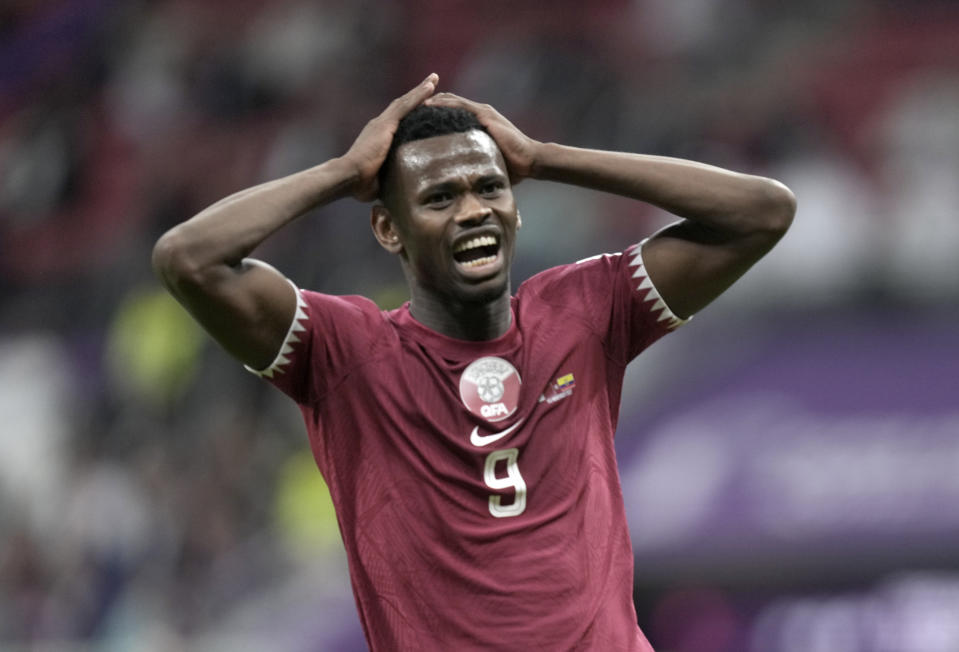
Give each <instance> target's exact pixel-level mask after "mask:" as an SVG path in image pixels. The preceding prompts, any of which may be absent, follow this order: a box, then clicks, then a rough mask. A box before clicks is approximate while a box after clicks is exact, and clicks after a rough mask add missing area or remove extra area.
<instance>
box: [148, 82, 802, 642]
mask: <svg viewBox="0 0 959 652" xmlns="http://www.w3.org/2000/svg"><path fill="white" fill-rule="evenodd" d="M437 82H438V77H437V76H436V75H435V74H434V75H430V76H429V77H427V78H426V79H425V80H424V81H423V82H422V83H420V84H419V85H418V86H416V87H415V88H413V89H412V90H410V91H409V92H408V93H406V94H405V95H403V96H401V97H399V98H397V99H396V100H394V101H393V102H392V103H391V104H390V105H389V106H388V107H387V108H386V110H385V111H384V112H383V113H381V114H380V115H379V116H377V117H376V118H374V119H373V120H371V121H370V122H369V123H368V124H367V125H366V126H365V127H364V129H363V130H362V131H361V132H360V134H359V136H358V137H357V138H356V140H355V142H354V143H353V145H352V146H351V147H350V149H349V151H347V152H346V153H345V154H344V155H343V156H341V157H338V158H334V159H331V160H329V161H326V162H325V163H322V164H320V165H317V166H316V167H313V168H310V169H308V170H304V171H302V172H299V173H296V174H293V175H290V176H288V177H284V178H282V179H278V180H276V181H272V182H268V183H264V184H261V185H258V186H255V187H253V188H249V189H247V190H243V191H241V192H238V193H236V194H234V195H231V196H229V197H227V198H225V199H223V200H221V201H220V202H218V203H216V204H214V205H212V206H210V207H209V208H207V209H205V210H204V211H202V212H200V213H199V214H198V215H196V216H195V217H193V218H192V219H190V220H188V221H186V222H184V223H182V224H180V225H178V226H176V227H174V228H173V229H171V230H170V231H169V232H168V233H166V234H165V235H164V236H163V237H162V238H160V240H159V241H158V242H157V245H156V247H155V250H154V266H155V268H156V269H157V272H158V274H159V275H160V277H161V278H162V279H163V281H164V282H165V283H166V285H167V287H168V288H169V289H170V291H171V292H172V293H173V295H174V296H175V297H176V298H177V299H178V300H179V301H180V302H181V303H182V304H183V305H184V306H185V307H186V308H187V309H188V310H189V311H190V312H191V313H192V314H193V316H194V317H195V318H196V319H197V320H198V321H199V322H200V323H201V324H202V325H203V326H204V328H205V329H206V330H207V331H208V332H209V333H210V334H211V335H212V336H213V337H214V338H215V339H216V340H217V341H218V342H220V344H222V345H223V346H224V348H226V349H227V350H228V351H229V352H230V353H231V354H233V355H234V356H236V357H237V358H238V359H239V360H240V361H242V362H243V363H245V364H246V365H247V367H248V368H249V369H250V370H251V371H254V373H257V374H259V375H261V376H263V377H265V378H267V379H268V380H269V381H270V382H272V383H273V384H275V385H276V386H277V387H278V388H279V389H281V390H282V391H284V392H285V393H287V394H288V395H289V396H290V397H292V398H293V399H294V400H295V401H296V402H297V404H298V405H299V406H300V409H301V411H302V413H303V416H304V420H305V423H306V427H307V432H308V436H309V440H310V445H311V447H312V450H313V453H314V457H315V459H316V462H317V465H318V467H319V469H320V470H321V472H322V473H323V475H324V477H325V479H326V481H327V483H328V485H329V487H330V491H331V495H332V497H333V501H334V504H335V506H336V512H337V518H338V521H339V525H340V530H341V533H342V536H343V541H344V545H345V547H346V551H347V557H348V561H349V566H350V577H351V581H352V585H353V591H354V596H355V598H356V603H357V608H358V611H359V614H360V619H361V622H362V625H363V629H364V633H365V634H366V637H367V641H368V642H369V644H370V647H371V648H372V649H374V650H493V649H496V650H520V649H522V650H526V649H537V650H602V651H608V650H639V651H649V650H651V649H652V648H651V647H650V645H649V643H648V642H647V641H646V639H645V637H644V636H643V634H642V633H641V632H640V630H639V628H638V626H637V624H636V623H637V619H636V613H635V610H634V608H633V604H632V580H633V561H632V559H633V558H632V551H631V548H630V542H629V535H628V530H627V525H626V518H625V513H624V509H623V500H622V493H621V489H620V485H619V476H618V471H617V467H616V460H615V454H614V451H613V436H614V433H615V428H616V421H617V416H618V412H619V401H620V393H621V389H622V380H623V375H624V372H625V368H626V365H627V363H629V362H630V361H631V360H632V359H633V358H635V357H636V356H637V355H638V354H639V353H640V352H641V351H642V350H643V349H644V348H645V347H647V346H649V345H650V344H651V343H652V342H654V341H655V340H656V339H658V338H659V337H661V336H663V335H665V334H666V333H668V332H670V331H671V330H673V329H675V328H676V327H677V326H679V325H681V324H682V323H684V321H685V320H686V319H688V318H689V317H690V316H691V315H692V314H693V313H695V312H697V311H698V310H700V309H701V308H703V307H704V306H706V305H707V304H708V303H709V302H711V301H712V300H713V299H714V298H716V297H717V296H718V295H719V294H721V293H722V292H723V291H724V290H725V289H726V288H727V287H729V286H730V285H731V284H732V283H733V282H734V281H735V280H736V279H737V278H739V277H740V276H741V275H742V274H743V273H744V272H745V271H746V270H747V269H748V268H749V267H750V266H751V265H752V264H753V263H755V262H756V261H757V260H758V259H759V258H760V257H762V256H763V255H764V254H765V253H766V252H768V251H769V250H770V249H771V248H772V247H773V245H774V244H775V243H776V242H777V241H778V240H779V238H780V237H782V235H783V233H785V231H786V229H787V228H788V226H789V224H790V222H791V220H792V217H793V214H794V212H795V200H794V198H793V196H792V193H791V192H790V191H789V190H788V189H787V188H786V187H785V186H783V185H782V184H780V183H778V182H776V181H772V180H770V179H765V178H761V177H756V176H751V175H746V174H738V173H734V172H730V171H727V170H722V169H719V168H716V167H712V166H709V165H704V164H700V163H694V162H690V161H683V160H678V159H673V158H665V157H657V156H646V155H639V154H627V153H619V152H607V151H598V150H588V149H580V148H574V147H567V146H563V145H559V144H553V143H541V142H538V141H536V140H534V139H532V138H530V137H528V136H526V135H525V134H523V133H522V132H521V131H519V130H518V129H517V128H516V127H515V126H513V125H512V124H511V123H510V122H509V121H508V120H506V119H505V118H504V117H503V116H501V115H500V114H499V113H498V112H497V111H496V110H494V109H493V108H492V107H490V106H488V105H482V104H477V103H475V102H472V101H470V100H467V99H464V98H462V97H458V96H456V95H453V94H449V93H438V94H437V93H436V92H435V91H436V85H437ZM527 178H532V179H542V180H549V181H554V182H561V183H570V184H575V185H578V186H582V187H586V188H592V189H595V190H599V191H604V192H610V193H615V194H619V195H623V196H626V197H630V198H633V199H636V200H638V201H644V202H649V203H652V204H655V205H657V206H659V207H661V208H663V209H665V210H668V211H670V212H672V213H674V214H676V215H677V216H679V218H680V219H679V221H677V222H676V223H674V224H672V225H670V226H667V227H666V228H664V229H662V230H660V231H659V232H657V233H655V234H653V235H652V236H650V237H649V238H647V239H645V240H643V241H642V242H641V243H639V244H632V245H631V246H628V247H626V248H625V249H624V251H622V252H620V253H616V254H603V255H599V256H595V257H593V258H590V259H586V260H584V261H580V262H578V263H574V264H569V265H562V266H559V267H556V268H553V269H550V270H546V271H544V272H542V273H540V274H538V275H536V276H534V277H533V278H531V279H529V280H528V281H526V282H525V283H523V284H522V285H521V286H520V287H519V288H518V289H517V292H516V294H515V295H513V294H511V287H510V273H509V269H510V263H511V261H512V257H513V252H514V246H515V242H516V235H517V231H518V230H519V228H520V223H521V220H520V215H519V211H518V210H517V209H516V205H515V202H514V199H513V194H512V186H513V185H514V184H516V183H518V182H520V181H522V180H524V179H527ZM346 196H353V197H355V198H357V199H360V200H363V201H373V202H374V203H373V207H372V210H371V225H372V229H373V234H374V236H375V237H376V239H377V240H378V242H379V243H380V244H381V245H382V246H383V247H384V249H386V250H387V251H389V252H391V253H393V254H396V255H397V257H398V258H399V261H400V265H401V267H402V269H403V273H404V275H405V277H406V280H407V283H408V285H409V289H410V301H409V302H408V303H407V304H405V305H404V306H402V307H400V308H398V309H396V310H391V311H381V310H379V309H378V308H377V307H376V306H375V305H374V304H373V303H372V302H371V301H369V300H368V299H365V298H363V297H359V296H332V295H326V294H321V293H317V292H311V291H308V290H300V289H299V288H297V287H296V286H295V285H294V284H293V283H292V282H291V281H290V280H288V279H286V278H285V277H284V276H283V275H282V274H280V273H279V272H278V271H277V270H275V269H274V268H272V267H270V266H268V265H266V264H265V263H262V262H259V261H255V260H253V259H250V258H248V256H249V255H250V253H251V252H252V251H253V250H254V248H255V247H256V246H257V245H258V244H260V243H261V242H263V241H264V240H265V239H266V238H267V237H269V236H270V234H272V233H273V232H274V231H276V230H277V229H279V228H281V227H283V226H284V225H285V224H287V223H288V222H291V221H292V220H294V219H296V218H297V217H299V216H301V215H302V214H304V213H306V212H307V211H309V210H311V209H313V208H316V207H318V206H322V205H324V204H327V203H329V202H332V201H334V200H336V199H339V198H342V197H346ZM590 217H591V216H588V215H562V216H555V217H551V218H550V219H556V220H558V221H561V220H574V219H590ZM557 226H558V227H559V226H560V224H559V223H558V224H557ZM318 253H321V255H322V252H318Z"/></svg>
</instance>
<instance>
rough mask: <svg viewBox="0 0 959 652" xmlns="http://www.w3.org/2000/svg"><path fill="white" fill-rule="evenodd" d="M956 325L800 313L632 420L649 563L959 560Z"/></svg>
mask: <svg viewBox="0 0 959 652" xmlns="http://www.w3.org/2000/svg"><path fill="white" fill-rule="evenodd" d="M956 324H957V321H956V320H955V319H954V318H953V319H944V318H927V319H920V318H918V317H915V318H914V316H912V315H901V314H900V315H899V316H897V317H896V318H891V317H890V316H889V315H883V314H868V315H857V316H854V317H847V318H836V317H831V318H830V319H828V320H827V319H821V318H816V317H813V316H809V317H807V318H803V319H797V318H795V317H792V318H790V319H789V320H786V321H785V322H784V323H779V324H775V325H774V326H773V327H769V328H766V329H765V330H764V334H765V337H763V338H759V339H760V340H761V341H760V343H758V344H757V345H755V346H751V347H744V348H743V349H742V352H741V355H740V356H738V358H737V360H736V361H735V362H734V363H733V364H726V365H723V366H722V367H721V368H719V369H713V370H712V372H711V374H710V375H709V377H708V378H706V379H700V380H698V381H697V382H691V381H690V382H683V381H682V379H680V381H679V382H676V383H674V384H675V385H676V386H677V387H678V389H674V390H673V391H671V392H668V393H670V394H672V397H669V396H667V397H666V398H664V399H662V400H660V402H659V403H660V405H659V406H658V407H657V408H656V409H655V410H654V411H649V410H647V411H645V412H644V413H643V414H640V415H637V414H627V413H626V411H624V415H623V418H624V420H623V422H622V423H621V424H620V428H619V431H620V435H619V437H620V441H619V442H618V448H619V455H620V465H621V469H622V476H623V491H624V495H625V499H626V504H627V511H628V516H629V521H630V526H631V534H632V540H633V547H634V550H635V552H636V555H637V558H638V560H639V561H640V562H641V563H642V562H643V560H646V561H653V560H654V561H656V562H657V563H656V564H654V565H655V566H660V567H663V565H665V566H666V567H668V566H670V560H674V561H676V562H677V563H678V562H679V560H682V563H684V564H688V563H690V560H696V559H699V560H703V561H705V562H709V561H716V562H723V561H725V562H728V561H729V560H736V559H740V560H742V559H746V560H748V559H749V558H750V557H754V556H756V557H762V556H767V557H768V556H773V557H775V556H776V555H788V554H806V553H809V552H810V551H815V553H814V554H820V555H831V556H837V555H838V556H839V557H842V556H843V555H845V554H852V553H854V554H863V553H864V552H865V553H870V552H872V553H883V552H884V551H885V552H889V551H900V552H901V551H902V550H905V549H910V548H911V549H914V550H920V549H926V550H940V551H941V550H946V549H951V550H953V551H955V550H956V549H957V546H956V541H957V540H959V539H957V534H959V328H957V327H956ZM671 337H674V338H679V337H682V335H680V334H679V333H677V334H675V335H673V336H671ZM691 386H693V387H699V388H701V389H700V390H699V391H691V390H690V389H689V388H690V387H691ZM957 556H959V552H957ZM647 566H651V565H649V564H648V565H647Z"/></svg>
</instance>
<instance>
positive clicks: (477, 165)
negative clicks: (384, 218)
mask: <svg viewBox="0 0 959 652" xmlns="http://www.w3.org/2000/svg"><path fill="white" fill-rule="evenodd" d="M395 164H396V168H395V173H396V175H395V180H396V188H395V190H396V192H395V195H394V197H395V201H393V202H392V203H393V207H392V208H393V212H394V213H396V216H395V222H396V227H397V231H398V233H399V237H400V241H401V243H402V247H403V249H402V255H403V256H404V259H405V261H406V264H407V268H408V271H409V272H410V277H411V282H412V283H415V284H418V285H419V286H420V288H422V289H424V290H427V291H431V292H434V293H438V294H440V295H441V296H448V297H450V298H454V299H457V300H460V301H467V302H484V301H491V300H493V299H496V298H498V297H500V296H502V295H503V294H504V293H506V294H508V293H509V268H510V263H511V262H512V259H513V251H514V245H515V242H516V228H517V222H518V217H517V212H516V204H515V203H514V201H513V191H512V188H511V187H510V183H509V175H508V173H507V170H506V163H505V162H504V160H503V156H502V154H501V153H500V151H499V148H498V147H497V146H496V143H495V142H494V141H493V139H492V138H490V136H489V135H487V134H486V133H484V132H482V131H478V130H473V131H468V132H466V133H457V134H448V135H445V136H435V137H433V138H426V139H423V140H416V141H413V142H410V143H406V144H405V145H402V146H401V147H400V148H399V149H398V150H397V152H396V160H395Z"/></svg>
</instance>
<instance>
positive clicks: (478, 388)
mask: <svg viewBox="0 0 959 652" xmlns="http://www.w3.org/2000/svg"><path fill="white" fill-rule="evenodd" d="M522 384H523V381H522V380H521V379H520V377H519V372H518V371H516V367H514V366H513V365H511V364H510V363H508V362H507V361H506V360H503V359H502V358H494V357H486V358H480V359H478V360H474V361H473V362H472V363H470V365H469V366H468V367H467V368H466V370H465V371H463V375H462V376H460V399H462V401H463V405H465V406H466V407H467V409H468V410H469V411H470V412H472V413H473V414H475V415H476V416H478V417H482V418H484V419H486V420H487V421H502V420H503V419H505V418H507V417H509V416H510V415H511V414H513V413H514V412H516V408H517V406H518V404H519V388H520V385H522Z"/></svg>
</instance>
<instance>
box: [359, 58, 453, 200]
mask: <svg viewBox="0 0 959 652" xmlns="http://www.w3.org/2000/svg"><path fill="white" fill-rule="evenodd" d="M438 81H439V75H437V74H436V73H432V74H431V75H430V76H429V77H427V78H426V79H424V80H423V81H422V82H420V83H419V85H417V86H416V87H415V88H413V89H411V90H410V91H409V92H408V93H406V94H405V95H401V96H399V97H398V98H396V99H395V100H393V101H392V102H390V104H389V106H387V107H386V110H384V111H383V113H381V114H379V115H378V116H376V117H375V118H373V119H372V120H370V121H369V122H367V123H366V126H365V127H363V130H362V131H361V132H360V135H359V136H357V137H356V140H355V141H353V144H352V145H351V146H350V149H349V150H348V151H347V152H346V154H344V155H343V159H344V160H345V161H348V162H349V164H350V165H351V166H353V168H354V169H355V170H356V175H357V176H356V181H355V183H354V184H353V188H352V189H351V192H352V195H353V196H354V197H356V198H357V199H359V200H360V201H372V200H374V199H376V197H377V195H378V194H379V183H378V181H377V174H378V173H379V171H380V167H381V166H382V165H383V161H385V160H386V155H387V154H388V153H389V151H390V144H391V143H392V142H393V134H395V133H396V127H397V126H398V125H399V123H400V120H402V119H403V116H405V115H406V114H407V113H409V112H410V111H412V110H413V109H415V108H416V107H417V106H419V105H420V104H422V103H423V100H425V99H426V98H428V97H429V96H431V95H432V94H433V93H434V91H436V84H437V82H438Z"/></svg>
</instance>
